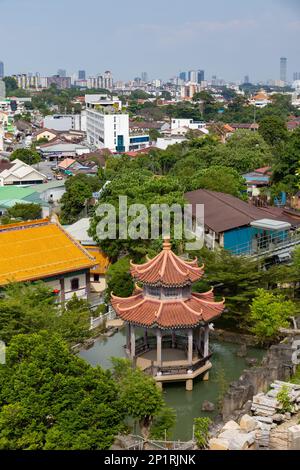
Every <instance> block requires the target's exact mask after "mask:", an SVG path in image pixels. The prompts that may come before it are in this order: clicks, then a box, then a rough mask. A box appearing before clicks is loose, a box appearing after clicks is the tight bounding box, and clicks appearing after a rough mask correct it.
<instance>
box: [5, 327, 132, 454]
mask: <svg viewBox="0 0 300 470" xmlns="http://www.w3.org/2000/svg"><path fill="white" fill-rule="evenodd" d="M0 383H1V388H0V410H1V411H0V449H2V450H16V449H24V450H43V449H44V450H76V449H77V450H78V449H81V450H96V449H109V447H110V446H111V444H112V443H113V441H114V438H115V436H116V434H117V433H118V432H119V430H120V429H121V427H122V422H123V418H124V408H122V403H121V402H120V400H119V397H118V389H117V386H116V384H115V382H114V381H113V380H112V378H111V376H110V373H109V372H104V371H103V370H102V369H101V368H100V367H95V368H94V367H91V366H90V365H88V364H87V363H86V362H85V361H83V360H81V359H79V358H78V357H76V356H74V355H73V354H70V352H69V350H68V347H67V345H66V343H64V342H63V341H62V340H61V339H60V337H59V336H57V335H49V333H48V332H47V331H42V332H40V333H39V334H38V333H34V334H26V335H18V336H15V337H14V338H13V339H12V341H11V344H10V346H9V347H8V348H7V351H6V365H2V366H1V365H0Z"/></svg>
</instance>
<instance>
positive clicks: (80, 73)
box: [78, 70, 86, 80]
mask: <svg viewBox="0 0 300 470" xmlns="http://www.w3.org/2000/svg"><path fill="white" fill-rule="evenodd" d="M85 76H86V75H85V70H79V71H78V80H85Z"/></svg>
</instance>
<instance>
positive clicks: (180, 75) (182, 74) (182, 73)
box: [179, 72, 186, 82]
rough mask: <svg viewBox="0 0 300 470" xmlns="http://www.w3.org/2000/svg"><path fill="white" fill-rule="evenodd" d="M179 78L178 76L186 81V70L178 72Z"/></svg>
mask: <svg viewBox="0 0 300 470" xmlns="http://www.w3.org/2000/svg"><path fill="white" fill-rule="evenodd" d="M179 78H180V80H183V81H184V82H186V72H180V73H179Z"/></svg>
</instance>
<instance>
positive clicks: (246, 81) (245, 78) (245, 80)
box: [244, 75, 250, 83]
mask: <svg viewBox="0 0 300 470" xmlns="http://www.w3.org/2000/svg"><path fill="white" fill-rule="evenodd" d="M244 83H250V78H249V75H245V77H244Z"/></svg>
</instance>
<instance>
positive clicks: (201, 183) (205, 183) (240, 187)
mask: <svg viewBox="0 0 300 470" xmlns="http://www.w3.org/2000/svg"><path fill="white" fill-rule="evenodd" d="M200 188H203V189H208V190H210V191H219V192H222V193H227V194H232V196H236V197H241V195H242V192H243V191H244V192H245V191H246V185H245V180H244V178H242V177H241V176H240V174H239V173H238V172H237V171H236V170H235V169H234V168H227V167H223V166H211V167H209V168H207V169H205V170H200V171H198V172H196V173H195V174H194V175H193V177H192V179H191V181H190V183H189V190H190V191H192V190H196V189H200Z"/></svg>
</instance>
